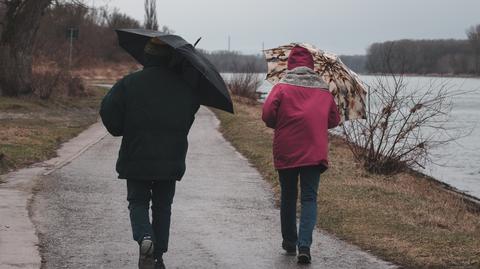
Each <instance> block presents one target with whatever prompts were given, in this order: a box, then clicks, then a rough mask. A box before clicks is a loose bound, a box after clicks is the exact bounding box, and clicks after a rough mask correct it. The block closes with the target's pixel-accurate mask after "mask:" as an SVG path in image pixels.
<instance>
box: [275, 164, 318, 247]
mask: <svg viewBox="0 0 480 269" xmlns="http://www.w3.org/2000/svg"><path fill="white" fill-rule="evenodd" d="M324 170H325V168H324V167H323V166H305V167H297V168H292V169H282V170H278V175H279V178H280V187H281V205H280V219H281V226H282V237H283V240H284V241H286V242H288V243H290V244H296V245H298V247H299V248H302V247H307V248H310V246H311V245H312V233H313V229H314V228H315V224H316V222H317V192H318V184H319V182H320V174H321V173H322V172H323V171H324ZM299 175H300V190H301V197H300V201H301V208H302V211H301V214H300V225H299V229H298V236H297V216H296V214H297V194H298V189H297V188H298V187H297V186H298V176H299Z"/></svg>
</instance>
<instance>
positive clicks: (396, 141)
mask: <svg viewBox="0 0 480 269" xmlns="http://www.w3.org/2000/svg"><path fill="white" fill-rule="evenodd" d="M385 64H387V65H388V61H386V62H385ZM389 70H392V68H391V67H390V68H389ZM367 86H368V95H367V102H366V104H367V119H366V120H356V121H352V122H346V123H344V124H343V134H344V137H345V139H346V141H347V143H348V145H349V147H350V149H351V151H352V153H353V154H354V156H355V158H356V159H357V160H358V161H359V162H361V163H362V164H363V166H364V167H365V168H366V169H367V170H368V171H370V172H373V173H384V174H391V173H397V172H399V171H402V170H403V169H405V168H413V167H422V168H424V167H425V165H426V164H427V163H429V162H431V161H432V158H431V150H432V149H434V148H436V147H439V146H441V145H444V144H446V143H448V142H451V141H453V140H455V139H458V138H460V137H461V136H462V135H466V134H467V132H463V131H462V130H461V129H459V128H458V127H456V126H452V125H451V124H450V123H449V113H450V111H451V109H452V98H453V97H454V96H455V95H458V94H461V93H460V92H455V91H453V90H452V88H451V87H450V86H449V83H448V82H441V81H440V80H435V79H432V80H431V81H430V83H429V84H427V85H410V84H409V83H408V82H407V81H406V80H405V77H404V76H403V75H396V74H395V73H393V72H392V73H389V74H384V75H382V76H378V77H377V80H376V82H374V83H373V84H372V85H367Z"/></svg>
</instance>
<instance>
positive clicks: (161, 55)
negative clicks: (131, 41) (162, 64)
mask: <svg viewBox="0 0 480 269" xmlns="http://www.w3.org/2000/svg"><path fill="white" fill-rule="evenodd" d="M144 52H145V57H146V58H147V60H149V59H155V60H157V61H166V62H168V61H169V60H170V59H171V58H172V55H173V49H172V48H171V47H170V46H169V45H167V44H166V43H164V42H162V41H161V40H160V39H158V38H152V39H150V41H148V43H147V45H145V49H144Z"/></svg>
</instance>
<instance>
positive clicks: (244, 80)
mask: <svg viewBox="0 0 480 269" xmlns="http://www.w3.org/2000/svg"><path fill="white" fill-rule="evenodd" d="M260 85H261V80H260V78H259V76H258V74H257V73H252V72H246V73H234V74H232V76H231V77H230V79H228V81H227V86H228V88H229V89H230V92H231V93H232V94H234V95H237V96H241V97H245V98H247V99H249V100H255V101H256V100H258V99H259V98H260V97H261V93H259V92H257V89H258V87H260Z"/></svg>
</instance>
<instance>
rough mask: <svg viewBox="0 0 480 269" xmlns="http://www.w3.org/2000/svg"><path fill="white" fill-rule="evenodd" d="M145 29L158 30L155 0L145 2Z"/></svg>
mask: <svg viewBox="0 0 480 269" xmlns="http://www.w3.org/2000/svg"><path fill="white" fill-rule="evenodd" d="M145 29H150V30H158V21H157V0H145Z"/></svg>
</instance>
